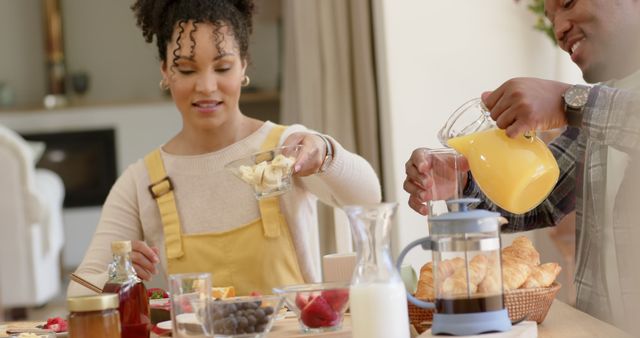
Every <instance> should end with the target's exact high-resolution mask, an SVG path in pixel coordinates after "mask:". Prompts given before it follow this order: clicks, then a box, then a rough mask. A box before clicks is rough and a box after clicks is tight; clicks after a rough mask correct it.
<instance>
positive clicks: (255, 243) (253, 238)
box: [144, 126, 304, 295]
mask: <svg viewBox="0 0 640 338" xmlns="http://www.w3.org/2000/svg"><path fill="white" fill-rule="evenodd" d="M284 129H285V127H284V126H275V127H274V128H273V129H272V130H271V131H270V132H269V134H268V136H267V139H266V140H265V142H264V143H263V144H262V150H268V149H271V148H275V147H277V146H278V141H279V140H280V136H281V135H282V132H283V131H284ZM144 162H145V165H146V167H147V171H148V173H149V178H150V181H151V182H154V183H152V184H151V185H150V186H149V191H150V193H151V195H152V196H153V198H154V199H155V200H156V202H157V204H158V208H159V210H160V217H161V219H162V224H163V231H164V240H165V250H166V255H167V263H168V273H169V274H177V273H189V272H210V273H211V275H212V282H213V285H215V286H233V287H234V288H235V289H236V292H237V294H238V295H247V294H249V293H250V292H251V291H259V292H261V293H263V294H271V293H273V292H272V288H274V287H278V286H283V285H289V284H299V283H304V279H303V277H302V273H301V272H300V266H299V265H298V260H297V256H296V252H295V249H294V246H293V241H292V239H291V233H290V232H289V227H288V225H287V222H286V220H285V218H284V216H283V215H282V213H281V211H280V210H281V209H280V200H279V199H278V197H270V198H264V199H261V200H259V201H258V203H259V207H260V218H258V219H256V220H255V221H252V222H250V223H248V224H245V225H242V226H240V227H237V228H234V229H232V230H229V231H224V232H215V233H198V234H189V235H185V234H183V233H182V228H181V225H180V217H179V215H178V211H177V208H176V203H175V196H174V193H173V183H172V181H171V179H170V178H169V177H168V176H167V174H166V172H165V169H164V164H163V162H162V157H161V153H160V149H156V150H155V151H153V152H151V153H150V154H148V155H147V156H146V157H145V159H144ZM242 203H244V201H242V202H241V203H238V207H242ZM251 203H253V201H251Z"/></svg>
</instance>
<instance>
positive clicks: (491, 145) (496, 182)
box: [438, 99, 560, 214]
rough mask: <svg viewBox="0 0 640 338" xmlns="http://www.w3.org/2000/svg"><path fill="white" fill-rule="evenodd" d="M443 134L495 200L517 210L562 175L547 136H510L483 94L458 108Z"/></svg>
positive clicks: (442, 138)
mask: <svg viewBox="0 0 640 338" xmlns="http://www.w3.org/2000/svg"><path fill="white" fill-rule="evenodd" d="M438 138H439V139H440V141H441V142H442V143H443V144H445V145H446V146H448V147H451V148H453V149H455V150H456V151H457V152H459V153H461V154H462V155H463V156H464V157H465V158H466V159H467V161H468V162H469V167H470V169H471V173H472V174H473V177H474V179H475V181H476V183H477V184H478V186H479V187H480V189H481V190H482V192H483V193H484V194H485V195H486V196H487V197H488V198H489V199H490V200H491V201H493V202H494V203H495V204H497V205H498V206H500V207H501V208H503V209H505V210H507V211H509V212H512V213H515V214H522V213H525V212H527V211H529V210H531V209H533V208H535V207H536V206H538V205H539V204H540V203H542V201H544V199H545V198H546V197H547V196H548V195H549V193H550V192H551V190H553V187H554V186H555V184H556V182H557V181H558V177H559V175H560V170H559V168H558V163H557V162H556V160H555V158H554V157H553V155H552V154H551V151H549V148H548V147H547V145H546V144H545V143H544V142H543V141H542V140H540V139H539V138H538V137H536V136H535V134H533V135H521V136H518V137H515V138H510V137H508V136H507V135H506V133H505V131H504V130H501V129H498V127H497V126H496V125H495V123H494V122H493V120H491V118H490V116H489V113H488V110H487V109H486V108H485V107H484V104H483V103H482V101H481V100H480V99H474V100H471V101H469V102H467V103H465V104H464V105H463V106H462V107H460V108H459V109H458V110H457V111H456V112H454V113H453V114H452V115H451V117H450V118H449V120H448V121H447V124H446V125H445V126H444V127H443V128H442V130H440V133H439V135H438Z"/></svg>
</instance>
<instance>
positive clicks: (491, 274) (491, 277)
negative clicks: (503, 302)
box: [478, 253, 502, 295]
mask: <svg viewBox="0 0 640 338" xmlns="http://www.w3.org/2000/svg"><path fill="white" fill-rule="evenodd" d="M497 262H498V255H497V253H496V254H495V255H491V256H490V257H489V263H488V264H489V265H488V267H487V274H486V276H485V277H484V279H483V280H482V282H480V284H478V292H479V293H483V294H488V295H489V294H498V293H501V292H502V289H501V288H500V272H501V270H500V269H499V265H498V264H497Z"/></svg>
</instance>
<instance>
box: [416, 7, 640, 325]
mask: <svg viewBox="0 0 640 338" xmlns="http://www.w3.org/2000/svg"><path fill="white" fill-rule="evenodd" d="M545 11H546V15H547V17H548V18H549V20H550V21H551V22H552V24H553V27H554V30H555V35H556V39H557V41H558V44H559V46H560V47H561V48H562V49H563V50H565V51H566V52H567V53H569V55H570V56H571V59H572V61H573V62H574V63H576V64H577V65H578V66H579V67H580V69H581V71H582V74H583V77H584V79H585V80H586V81H587V82H589V83H597V82H604V83H603V84H600V85H596V86H593V87H591V86H579V85H576V86H574V85H570V84H565V83H560V82H556V81H548V80H542V79H534V78H518V79H511V80H509V81H507V82H505V83H504V84H503V85H502V86H500V87H499V88H497V89H496V90H495V91H493V92H486V93H483V95H482V100H483V101H484V103H485V105H486V106H487V108H488V109H489V110H490V111H491V117H492V118H493V119H494V120H495V121H496V123H497V125H498V127H499V128H502V129H505V130H506V132H507V134H508V135H509V136H511V137H515V136H518V135H521V134H523V133H524V132H526V131H529V130H541V129H542V130H545V129H552V128H560V127H565V126H566V127H567V128H566V130H565V131H564V132H563V134H562V135H561V136H560V137H558V138H557V139H556V140H554V141H553V142H552V143H551V144H550V145H549V147H550V149H551V151H552V152H553V153H554V156H555V157H556V159H557V161H558V165H559V166H560V171H561V173H560V179H559V181H558V184H557V185H556V187H555V188H554V190H553V192H552V193H551V194H550V195H549V197H548V198H547V199H546V200H545V201H544V202H543V203H542V204H541V205H540V206H538V207H537V208H536V209H534V210H532V211H530V212H528V213H526V214H524V215H514V214H508V213H506V212H505V211H504V210H500V209H499V208H498V207H497V206H496V205H494V204H493V203H492V202H491V201H489V200H488V199H487V198H486V197H485V196H484V195H483V194H482V192H481V191H480V190H479V189H478V187H477V185H476V184H475V183H474V182H473V180H469V182H468V183H467V185H466V187H465V191H464V194H465V195H467V196H473V197H479V198H481V200H483V202H482V203H480V205H479V206H478V207H481V208H486V209H493V210H499V211H501V212H502V213H503V214H504V215H505V216H507V217H508V218H509V220H510V224H509V225H507V227H506V228H505V229H504V230H506V231H524V230H531V229H535V228H540V227H545V226H552V225H555V224H556V223H557V222H559V221H560V219H562V217H564V216H565V215H566V214H568V213H569V212H571V211H573V210H575V211H576V214H577V218H576V259H577V264H576V276H575V283H576V290H577V301H576V307H577V308H579V309H581V310H583V311H585V312H587V313H589V314H591V315H593V316H595V317H598V318H600V319H602V320H605V321H608V322H610V323H613V324H614V325H617V326H619V327H621V328H623V329H625V330H628V331H630V330H631V325H632V322H633V320H634V319H636V317H638V314H639V313H640V262H638V261H637V258H638V257H640V245H638V244H636V243H635V242H636V241H640V213H638V214H636V213H635V212H634V206H635V204H637V203H636V201H638V200H640V169H639V168H640V155H639V154H640V94H639V93H640V0H546V1H545ZM432 160H433V159H430V158H425V155H424V152H423V151H422V150H421V149H417V150H415V151H414V152H413V154H412V156H411V158H410V159H409V161H408V162H407V164H406V172H407V178H406V180H405V184H404V188H405V190H406V191H407V192H409V193H410V195H411V196H410V198H409V205H410V206H411V207H412V208H413V209H414V210H416V211H418V212H419V213H421V214H423V215H424V214H426V212H427V208H426V206H425V205H424V203H425V202H427V201H429V200H430V199H431V196H430V192H429V191H428V189H425V187H428V186H431V185H432V184H433V183H434V182H433V178H432V177H430V175H429V168H430V167H431V161H432ZM436 186H438V185H437V184H436ZM636 209H637V210H638V211H640V208H637V207H636Z"/></svg>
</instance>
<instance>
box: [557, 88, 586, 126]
mask: <svg viewBox="0 0 640 338" xmlns="http://www.w3.org/2000/svg"><path fill="white" fill-rule="evenodd" d="M590 92H591V87H590V86H585V85H579V84H578V85H573V86H571V87H569V89H567V91H565V92H564V94H562V102H563V106H564V112H565V116H566V117H567V123H568V124H569V125H570V126H573V127H579V126H580V125H581V124H582V111H583V110H584V107H585V106H586V105H587V100H588V99H589V93H590Z"/></svg>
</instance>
